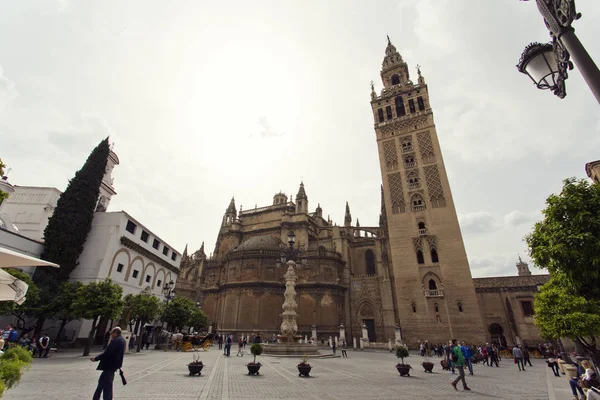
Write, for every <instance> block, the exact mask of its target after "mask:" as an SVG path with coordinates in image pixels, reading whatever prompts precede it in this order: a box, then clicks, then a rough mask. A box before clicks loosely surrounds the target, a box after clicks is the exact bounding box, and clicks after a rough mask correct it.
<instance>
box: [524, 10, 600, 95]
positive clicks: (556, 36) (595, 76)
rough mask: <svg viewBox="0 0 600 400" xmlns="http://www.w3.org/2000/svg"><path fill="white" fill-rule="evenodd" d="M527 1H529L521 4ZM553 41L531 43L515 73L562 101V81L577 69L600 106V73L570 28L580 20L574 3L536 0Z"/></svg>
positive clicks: (565, 92) (563, 90) (563, 93)
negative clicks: (548, 90)
mask: <svg viewBox="0 0 600 400" xmlns="http://www.w3.org/2000/svg"><path fill="white" fill-rule="evenodd" d="M521 1H529V0H521ZM536 4H537V6H538V9H539V10H540V13H541V14H542V17H543V18H544V22H545V23H546V27H547V28H548V30H549V32H550V37H551V38H552V42H551V43H547V44H540V43H531V44H530V45H529V46H527V47H526V48H525V50H524V51H523V54H522V55H521V59H520V60H519V64H517V69H518V70H519V72H522V73H524V74H525V75H527V76H529V77H530V78H531V80H533V83H534V84H535V85H536V86H537V87H538V89H550V90H552V92H554V94H555V95H557V96H558V97H560V98H561V99H562V98H564V97H565V96H566V95H567V91H566V87H565V81H566V80H567V78H568V73H567V71H568V70H571V69H573V63H572V62H571V61H570V57H571V56H572V57H573V61H575V64H576V65H577V67H578V69H579V71H580V72H581V75H582V76H583V79H585V81H586V83H587V84H588V86H589V88H590V89H591V91H592V93H593V94H594V96H595V97H596V100H597V101H598V102H599V103H600V70H598V67H597V66H596V64H595V63H594V60H592V58H591V57H590V55H589V54H588V52H587V51H586V50H585V48H584V47H583V45H582V44H581V42H580V41H579V39H578V38H577V36H576V35H575V29H574V28H573V27H572V26H571V24H572V23H573V21H575V20H578V19H579V18H581V14H580V13H577V12H576V11H575V0H536Z"/></svg>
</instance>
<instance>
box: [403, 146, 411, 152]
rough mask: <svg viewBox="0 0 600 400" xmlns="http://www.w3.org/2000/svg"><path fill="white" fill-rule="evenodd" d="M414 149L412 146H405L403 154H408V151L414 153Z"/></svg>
mask: <svg viewBox="0 0 600 400" xmlns="http://www.w3.org/2000/svg"><path fill="white" fill-rule="evenodd" d="M412 149H413V147H412V145H408V146H403V147H402V152H403V153H406V152H408V151H412Z"/></svg>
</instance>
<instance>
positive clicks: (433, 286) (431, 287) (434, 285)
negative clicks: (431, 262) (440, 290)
mask: <svg viewBox="0 0 600 400" xmlns="http://www.w3.org/2000/svg"><path fill="white" fill-rule="evenodd" d="M429 290H437V283H435V279H430V280H429Z"/></svg>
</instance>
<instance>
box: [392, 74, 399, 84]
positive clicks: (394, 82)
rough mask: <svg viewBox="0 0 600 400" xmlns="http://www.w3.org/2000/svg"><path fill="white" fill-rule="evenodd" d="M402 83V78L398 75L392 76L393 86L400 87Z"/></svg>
mask: <svg viewBox="0 0 600 400" xmlns="http://www.w3.org/2000/svg"><path fill="white" fill-rule="evenodd" d="M399 83H400V76H398V74H394V75H392V85H398V84H399Z"/></svg>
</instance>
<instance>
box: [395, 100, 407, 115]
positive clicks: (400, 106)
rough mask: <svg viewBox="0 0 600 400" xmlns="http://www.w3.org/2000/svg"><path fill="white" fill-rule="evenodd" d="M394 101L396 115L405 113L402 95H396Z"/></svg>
mask: <svg viewBox="0 0 600 400" xmlns="http://www.w3.org/2000/svg"><path fill="white" fill-rule="evenodd" d="M394 102H395V103H396V116H398V117H402V116H403V115H406V108H405V107H404V100H402V96H398V97H396V99H395V100H394Z"/></svg>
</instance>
